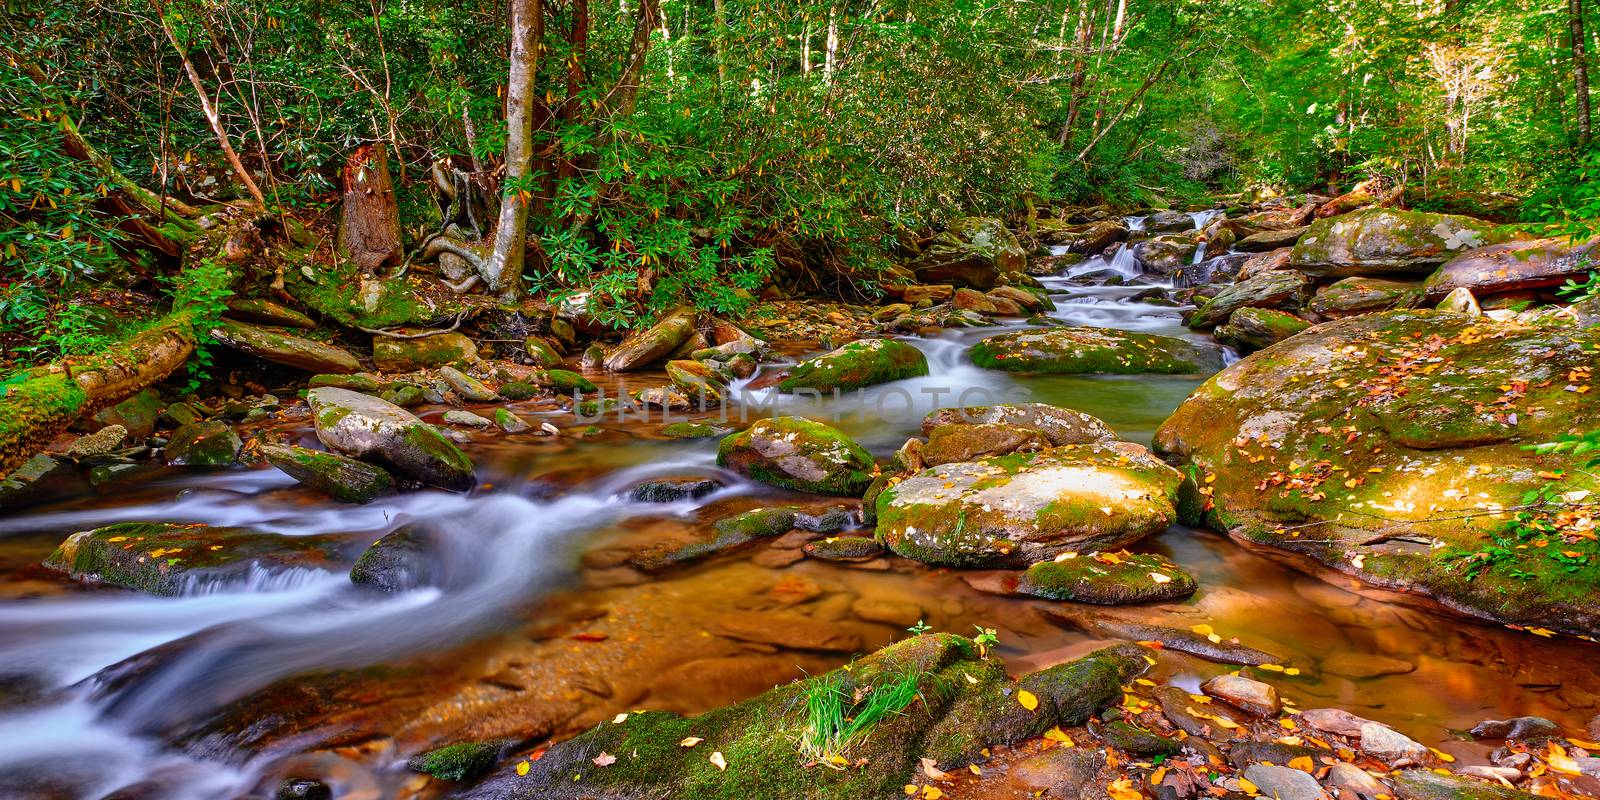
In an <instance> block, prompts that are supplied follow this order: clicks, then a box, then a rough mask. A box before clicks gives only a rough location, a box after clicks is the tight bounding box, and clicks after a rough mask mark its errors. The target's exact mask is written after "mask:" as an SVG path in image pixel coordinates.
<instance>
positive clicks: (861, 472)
mask: <svg viewBox="0 0 1600 800" xmlns="http://www.w3.org/2000/svg"><path fill="white" fill-rule="evenodd" d="M717 465H718V466H721V467H725V468H727V469H731V470H733V471H734V472H737V473H739V474H740V475H744V476H745V477H748V478H752V479H754V480H758V481H761V482H762V483H767V484H771V485H773V486H778V487H781V488H784V489H793V490H795V491H798V492H810V493H812V494H828V495H837V496H841V497H860V496H861V494H862V493H863V492H865V491H866V490H867V485H868V484H870V483H872V478H873V477H874V475H875V474H876V472H877V467H876V466H875V465H874V464H873V462H872V455H871V454H870V453H868V452H867V451H866V450H865V449H864V448H862V446H861V445H859V444H857V443H856V442H855V440H853V439H851V438H850V437H848V436H846V435H845V434H844V433H843V432H841V431H839V430H838V429H836V428H832V427H830V426H827V425H824V424H822V423H820V422H813V421H811V420H808V419H805V418H803V417H774V418H772V419H764V420H760V421H758V422H756V423H755V424H754V425H751V426H750V427H749V428H748V429H746V430H744V431H741V432H739V433H735V434H733V435H731V436H728V437H726V438H724V439H723V440H722V443H721V445H719V446H718V447H717Z"/></svg>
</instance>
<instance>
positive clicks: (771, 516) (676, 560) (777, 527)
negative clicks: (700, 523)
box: [628, 507, 795, 572]
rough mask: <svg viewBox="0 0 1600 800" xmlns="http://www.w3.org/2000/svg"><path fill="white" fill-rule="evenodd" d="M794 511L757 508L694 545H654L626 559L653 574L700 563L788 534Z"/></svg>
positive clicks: (717, 525) (718, 526) (718, 524)
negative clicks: (754, 543)
mask: <svg viewBox="0 0 1600 800" xmlns="http://www.w3.org/2000/svg"><path fill="white" fill-rule="evenodd" d="M794 518H795V510H794V509H793V508H786V507H777V508H757V509H753V510H751V511H746V512H744V513H742V514H737V515H735V516H732V517H728V518H726V519H719V520H717V522H716V523H715V524H714V525H713V526H712V533H713V535H712V536H711V537H710V538H706V539H701V540H698V541H693V542H672V541H666V542H656V543H654V544H651V545H649V546H647V547H645V548H643V549H642V550H640V551H639V552H637V553H634V554H633V555H632V556H630V557H629V558H628V563H630V564H632V565H633V566H635V567H638V568H639V569H642V570H645V571H646V572H656V571H660V570H664V569H667V568H669V567H674V566H677V565H679V564H686V563H689V562H693V561H699V560H701V559H704V558H710V557H711V556H714V555H718V554H721V553H726V552H729V551H731V550H735V549H738V548H740V547H743V546H745V545H747V544H749V543H751V542H754V541H756V540H757V539H766V538H770V537H773V536H778V535H779V534H783V533H787V532H789V531H790V530H791V529H793V528H794Z"/></svg>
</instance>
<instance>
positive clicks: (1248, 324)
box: [1211, 308, 1311, 353]
mask: <svg viewBox="0 0 1600 800" xmlns="http://www.w3.org/2000/svg"><path fill="white" fill-rule="evenodd" d="M1309 327H1311V323H1309V322H1306V321H1305V320H1303V319H1301V318H1299V317H1297V316H1295V315H1293V314H1289V313H1287V312H1283V311H1273V310H1272V309H1270V308H1241V309H1239V310H1238V311H1235V312H1233V314H1232V315H1230V316H1229V317H1228V322H1227V324H1225V325H1221V326H1219V327H1218V328H1217V329H1216V330H1214V331H1212V332H1211V335H1212V336H1214V337H1216V340H1217V341H1219V342H1221V343H1223V344H1225V345H1227V346H1229V347H1232V348H1233V349H1235V350H1238V351H1239V352H1240V353H1253V352H1255V351H1257V350H1260V349H1262V348H1264V347H1271V346H1272V345H1275V344H1277V343H1278V342H1281V341H1283V340H1284V339H1287V338H1289V337H1290V336H1293V335H1295V334H1297V333H1299V332H1301V331H1303V330H1305V329H1306V328H1309Z"/></svg>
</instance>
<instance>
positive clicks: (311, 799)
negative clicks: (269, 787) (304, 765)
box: [276, 778, 333, 800]
mask: <svg viewBox="0 0 1600 800" xmlns="http://www.w3.org/2000/svg"><path fill="white" fill-rule="evenodd" d="M276 796H277V800H333V790H332V789H330V788H328V784H326V783H323V782H322V781H319V780H316V779H313V778H284V779H283V782H282V783H280V784H278V792H277V795H276Z"/></svg>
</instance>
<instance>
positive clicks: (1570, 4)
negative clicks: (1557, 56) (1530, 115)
mask: <svg viewBox="0 0 1600 800" xmlns="http://www.w3.org/2000/svg"><path fill="white" fill-rule="evenodd" d="M1567 25H1568V26H1569V27H1570V28H1571V29H1572V79H1573V83H1574V84H1575V86H1574V89H1575V91H1576V94H1577V107H1578V147H1580V148H1581V147H1588V146H1589V142H1590V141H1591V139H1592V136H1593V134H1592V131H1591V126H1592V125H1593V118H1592V117H1591V116H1590V111H1589V64H1588V59H1587V58H1586V55H1585V53H1584V49H1585V48H1584V41H1583V36H1584V32H1583V0H1567Z"/></svg>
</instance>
